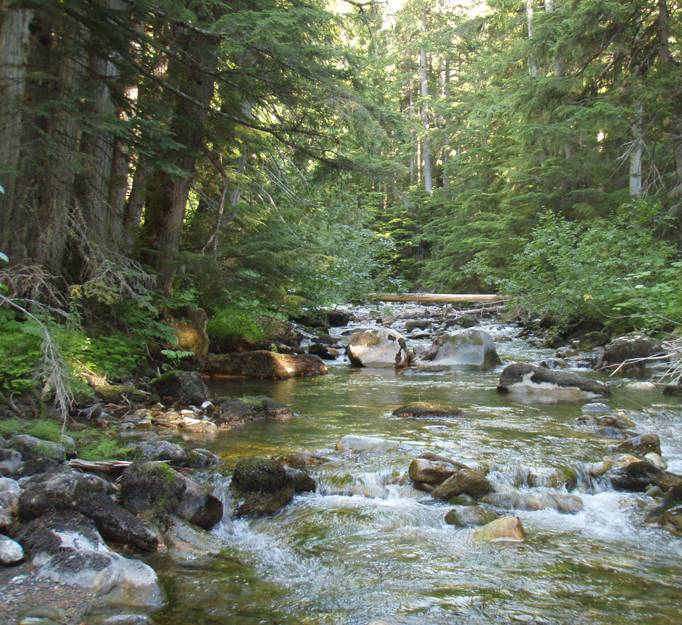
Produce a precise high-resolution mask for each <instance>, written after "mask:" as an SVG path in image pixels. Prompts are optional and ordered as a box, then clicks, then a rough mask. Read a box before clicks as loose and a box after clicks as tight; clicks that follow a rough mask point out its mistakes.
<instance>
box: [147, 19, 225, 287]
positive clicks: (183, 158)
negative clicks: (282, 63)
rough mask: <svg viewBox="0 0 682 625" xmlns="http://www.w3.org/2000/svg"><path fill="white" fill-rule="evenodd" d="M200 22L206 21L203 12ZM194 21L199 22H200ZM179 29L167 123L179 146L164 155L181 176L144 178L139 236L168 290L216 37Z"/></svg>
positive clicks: (208, 99) (207, 100) (201, 132)
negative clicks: (170, 114) (170, 115)
mask: <svg viewBox="0 0 682 625" xmlns="http://www.w3.org/2000/svg"><path fill="white" fill-rule="evenodd" d="M203 21H204V24H203V25H204V26H206V25H208V24H209V23H210V18H209V17H208V16H205V18H204V20H203ZM200 25H202V24H201V22H200ZM178 28H180V29H181V30H180V32H178V44H179V50H180V56H181V57H182V58H181V59H179V60H173V61H171V63H170V65H169V68H168V82H169V83H171V84H172V85H174V86H175V88H176V91H177V96H176V105H175V111H174V113H173V119H172V121H171V131H172V136H173V139H174V140H175V141H176V142H177V143H179V144H180V145H181V146H183V147H182V149H180V150H178V151H176V152H174V153H171V154H169V155H168V158H169V159H170V160H171V161H172V163H173V165H174V166H175V167H177V168H178V169H180V170H181V171H183V172H184V174H183V175H177V174H170V173H168V172H167V171H157V172H156V173H155V174H154V176H152V177H151V178H150V179H149V180H148V182H147V195H146V209H145V223H144V238H145V243H146V245H147V246H148V252H149V262H150V264H152V266H153V267H154V268H155V269H156V270H157V271H158V273H159V275H160V286H161V288H162V290H163V291H164V292H166V293H170V292H171V290H172V284H173V278H174V276H175V273H176V269H177V258H176V257H177V253H178V249H179V245H180V236H181V234H182V226H183V221H184V217H185V208H186V206H187V201H188V198H189V191H190V186H191V182H192V179H193V175H194V167H195V162H196V157H197V152H198V151H199V150H200V149H201V146H202V144H203V140H204V132H205V125H206V118H207V114H208V108H209V106H210V103H211V99H212V97H213V88H214V81H215V80H214V72H215V69H216V63H217V39H216V38H215V37H212V36H211V35H207V34H205V33H203V32H201V31H200V30H199V29H196V30H194V29H193V30H186V29H182V28H181V27H178Z"/></svg>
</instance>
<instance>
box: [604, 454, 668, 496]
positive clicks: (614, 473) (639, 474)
mask: <svg viewBox="0 0 682 625" xmlns="http://www.w3.org/2000/svg"><path fill="white" fill-rule="evenodd" d="M662 473H663V471H661V470H660V469H658V468H656V467H655V466H654V465H653V464H651V463H650V462H647V461H645V460H637V459H635V461H634V462H630V463H628V464H626V465H625V466H621V467H618V468H615V469H612V470H610V471H608V473H607V474H608V476H609V480H610V481H611V486H612V487H613V488H614V489H615V490H624V491H633V492H644V491H645V490H646V489H647V488H649V486H651V485H657V484H658V482H659V479H660V478H661V477H662V475H661V474H662Z"/></svg>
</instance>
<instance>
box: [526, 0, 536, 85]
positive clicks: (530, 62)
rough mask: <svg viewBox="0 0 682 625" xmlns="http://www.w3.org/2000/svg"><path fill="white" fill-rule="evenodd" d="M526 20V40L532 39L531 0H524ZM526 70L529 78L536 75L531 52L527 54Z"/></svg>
mask: <svg viewBox="0 0 682 625" xmlns="http://www.w3.org/2000/svg"><path fill="white" fill-rule="evenodd" d="M526 22H527V25H528V41H532V40H533V31H534V26H533V0H526ZM528 71H529V72H530V75H531V78H537V77H538V66H537V64H536V62H535V59H534V58H533V54H532V53H530V54H529V55H528Z"/></svg>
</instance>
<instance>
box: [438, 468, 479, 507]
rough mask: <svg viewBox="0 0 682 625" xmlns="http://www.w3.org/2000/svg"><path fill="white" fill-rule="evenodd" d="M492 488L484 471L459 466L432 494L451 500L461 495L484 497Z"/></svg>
mask: <svg viewBox="0 0 682 625" xmlns="http://www.w3.org/2000/svg"><path fill="white" fill-rule="evenodd" d="M491 490H492V487H491V485H490V482H489V481H488V480H487V478H486V477H485V475H484V474H483V473H482V472H480V471H475V470H474V469H470V468H468V467H457V470H456V471H455V473H453V474H452V475H451V476H450V477H449V478H447V479H446V480H445V481H444V482H442V483H441V484H439V485H438V486H437V487H436V488H434V489H433V492H432V493H431V494H432V495H433V497H434V498H435V499H445V500H448V501H449V500H452V499H454V498H455V497H458V496H459V495H469V496H470V497H475V498H476V497H482V496H483V495H485V494H486V493H489V492H490V491H491Z"/></svg>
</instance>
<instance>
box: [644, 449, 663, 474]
mask: <svg viewBox="0 0 682 625" xmlns="http://www.w3.org/2000/svg"><path fill="white" fill-rule="evenodd" d="M644 460H646V461H647V462H650V463H651V464H653V465H654V466H655V467H656V468H657V469H660V470H661V471H665V470H666V469H667V468H668V463H667V462H666V461H665V460H663V458H662V457H661V455H660V454H657V453H655V452H653V451H650V452H649V453H647V454H644Z"/></svg>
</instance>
